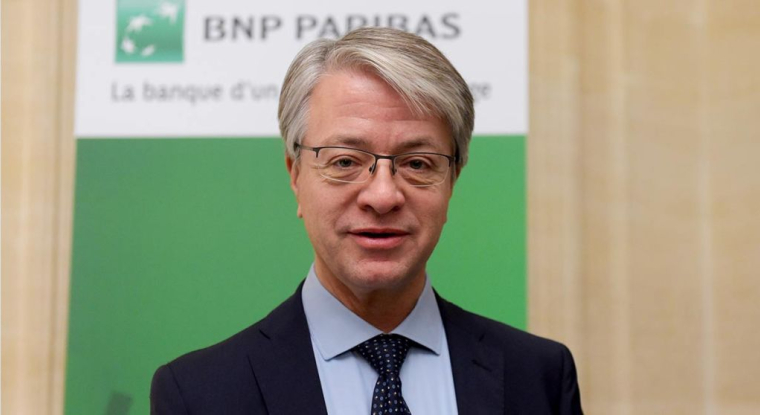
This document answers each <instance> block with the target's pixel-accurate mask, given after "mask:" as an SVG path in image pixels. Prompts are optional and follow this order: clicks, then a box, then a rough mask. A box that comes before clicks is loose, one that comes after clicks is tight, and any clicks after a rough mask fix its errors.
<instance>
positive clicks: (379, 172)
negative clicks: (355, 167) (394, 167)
mask: <svg viewBox="0 0 760 415" xmlns="http://www.w3.org/2000/svg"><path fill="white" fill-rule="evenodd" d="M405 201H406V197H405V196H404V193H403V192H402V191H401V189H400V188H399V186H398V184H397V183H396V180H395V179H394V177H393V172H392V171H391V161H390V160H378V161H377V166H376V167H375V171H374V173H373V174H372V176H370V178H369V180H368V181H367V184H365V185H364V188H363V189H362V190H361V192H359V197H358V199H357V203H359V207H361V208H362V209H365V210H366V209H371V210H374V211H375V212H377V213H378V214H380V215H383V214H386V213H388V212H392V211H394V210H399V209H400V208H401V206H403V205H404V202H405Z"/></svg>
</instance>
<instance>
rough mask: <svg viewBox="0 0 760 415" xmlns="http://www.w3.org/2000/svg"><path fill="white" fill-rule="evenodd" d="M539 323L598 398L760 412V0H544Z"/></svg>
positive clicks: (534, 49)
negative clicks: (567, 348) (563, 346)
mask: <svg viewBox="0 0 760 415" xmlns="http://www.w3.org/2000/svg"><path fill="white" fill-rule="evenodd" d="M530 25H531V29H530V39H531V45H530V51H531V61H530V64H531V71H530V74H531V87H530V94H531V105H530V113H531V120H530V138H529V144H528V165H529V180H528V183H529V185H528V192H529V196H528V200H529V208H528V211H529V291H530V297H529V300H530V308H529V314H530V318H529V321H530V328H531V330H532V331H535V332H537V333H541V334H546V335H549V336H552V337H556V338H559V339H562V340H564V341H566V342H567V343H569V344H570V345H571V348H572V349H573V351H574V353H575V356H576V359H577V361H578V364H579V371H580V381H581V388H582V391H583V399H584V404H585V405H584V406H585V409H586V411H587V412H588V413H591V414H669V415H670V414H721V415H724V414H737V415H738V414H757V413H760V376H758V373H760V330H758V327H759V326H760V323H759V322H760V304H759V302H760V214H758V212H760V2H758V1H756V0H745V1H739V0H729V1H727V0H702V1H675V0H672V1H662V0H636V1H622V0H620V1H613V0H607V1H602V0H593V1H592V0H586V1H580V0H578V1H564V2H563V1H549V0H537V1H533V2H531V9H530Z"/></svg>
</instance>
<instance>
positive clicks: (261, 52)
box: [76, 0, 528, 138]
mask: <svg viewBox="0 0 760 415" xmlns="http://www.w3.org/2000/svg"><path fill="white" fill-rule="evenodd" d="M79 10H80V22H79V23H80V25H79V27H80V33H79V49H78V56H79V58H78V65H79V67H78V79H77V104H76V105H77V108H76V109H77V111H76V135H77V137H85V138H86V137H99V138H106V137H194V136H197V137H221V136H225V137H234V136H246V137H250V136H277V135H279V130H278V127H277V119H276V114H277V98H278V94H279V89H280V85H281V82H282V79H283V77H284V75H285V71H286V69H287V67H288V65H289V64H290V61H291V60H292V59H293V57H294V56H295V54H296V53H297V52H298V50H300V49H301V48H302V47H303V46H304V45H305V44H307V43H308V42H310V41H312V40H314V39H317V38H319V37H327V38H337V37H339V36H342V35H343V34H345V33H346V32H347V31H349V30H350V29H351V28H354V27H358V26H362V25H373V26H390V27H397V28H401V29H404V30H407V31H409V32H413V33H417V34H420V35H421V36H423V37H425V38H426V39H428V40H430V41H431V42H432V43H434V44H435V45H436V46H437V47H439V48H440V49H441V50H442V51H443V52H444V53H445V54H446V55H447V57H448V58H449V59H450V60H451V61H452V62H453V63H454V65H455V66H456V67H457V68H458V69H459V70H460V72H461V73H462V75H463V77H464V78H465V80H466V81H467V82H468V83H469V84H470V86H471V88H472V90H473V94H474V96H475V98H476V114H477V116H476V124H475V133H476V134H526V132H527V120H528V116H527V105H528V101H527V85H528V80H527V69H528V64H527V5H526V1H525V0H515V1H507V2H492V1H486V0H468V1H461V0H460V1H452V0H438V1H419V2H410V1H399V0H385V1H382V2H356V1H346V0H339V1H331V2H330V10H333V11H330V12H325V11H324V7H323V6H321V5H320V3H318V2H313V1H304V0H280V1H275V2H254V1H250V0H217V1H197V0H195V1H193V0H184V1H183V0H111V1H104V0H80V7H79ZM334 10H340V11H334Z"/></svg>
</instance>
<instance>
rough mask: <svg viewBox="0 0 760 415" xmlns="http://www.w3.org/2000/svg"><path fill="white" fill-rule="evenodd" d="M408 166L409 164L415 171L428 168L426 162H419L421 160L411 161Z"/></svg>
mask: <svg viewBox="0 0 760 415" xmlns="http://www.w3.org/2000/svg"><path fill="white" fill-rule="evenodd" d="M408 164H409V167H411V168H412V169H414V170H420V169H424V168H425V167H426V164H425V162H423V161H422V160H419V159H417V160H410V161H409V163H408Z"/></svg>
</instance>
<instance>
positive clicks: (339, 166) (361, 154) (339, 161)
mask: <svg viewBox="0 0 760 415" xmlns="http://www.w3.org/2000/svg"><path fill="white" fill-rule="evenodd" d="M295 148H296V150H298V149H299V148H302V149H304V150H309V151H313V152H314V153H315V156H316V159H317V162H316V163H315V164H314V168H315V169H316V170H317V171H318V172H319V174H320V175H321V176H322V177H324V178H325V179H328V180H332V181H336V182H343V183H363V182H366V181H367V180H368V179H369V177H370V176H371V175H372V173H374V172H375V170H376V169H377V161H378V160H380V159H387V160H390V161H391V174H393V175H396V173H398V174H399V176H401V178H402V179H404V180H405V181H406V182H407V183H409V184H410V185H412V186H415V187H427V186H435V185H437V184H441V183H443V182H444V180H446V176H447V175H448V173H449V170H450V169H451V165H452V164H453V163H454V162H455V161H456V157H454V156H447V155H445V154H438V153H427V152H413V153H404V154H396V155H390V156H382V155H380V154H375V153H370V152H369V151H364V150H359V149H356V148H350V147H338V146H327V147H307V146H304V145H300V144H297V143H296V145H295Z"/></svg>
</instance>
